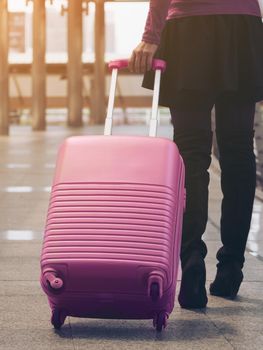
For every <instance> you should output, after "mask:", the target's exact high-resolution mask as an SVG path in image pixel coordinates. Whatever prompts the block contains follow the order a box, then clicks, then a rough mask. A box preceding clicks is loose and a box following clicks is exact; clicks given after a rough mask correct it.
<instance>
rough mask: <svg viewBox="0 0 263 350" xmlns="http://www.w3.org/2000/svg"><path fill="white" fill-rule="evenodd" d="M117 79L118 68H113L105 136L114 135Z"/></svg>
mask: <svg viewBox="0 0 263 350" xmlns="http://www.w3.org/2000/svg"><path fill="white" fill-rule="evenodd" d="M117 77H118V68H113V70H112V77H111V84H110V94H109V102H108V110H107V117H106V121H105V128H104V135H111V133H112V121H113V120H112V118H113V108H114V98H115V91H116V84H117Z"/></svg>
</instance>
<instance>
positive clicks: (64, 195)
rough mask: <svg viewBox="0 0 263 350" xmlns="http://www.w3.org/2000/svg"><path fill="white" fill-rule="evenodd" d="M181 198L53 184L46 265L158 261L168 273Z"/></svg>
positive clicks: (146, 189) (165, 191)
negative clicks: (100, 261) (94, 261)
mask: <svg viewBox="0 0 263 350" xmlns="http://www.w3.org/2000/svg"><path fill="white" fill-rule="evenodd" d="M176 196H177V194H175V193H174V192H173V190H172V189H171V188H169V187H166V186H158V185H147V184H134V183H133V184H124V183H67V184H58V185H55V186H53V188H52V194H51V199H50V203H49V210H48V218H47V223H46V232H45V239H44V245H43V251H42V264H46V263H48V262H51V261H53V262H54V261H56V262H64V261H67V260H79V259H81V260H83V259H85V260H87V259H96V260H97V259H99V260H104V261H105V260H110V261H114V260H118V261H120V260H122V261H131V262H133V261H134V262H139V263H146V264H150V265H152V264H156V263H158V264H161V265H163V267H164V268H165V269H169V267H170V264H171V255H172V254H173V247H174V229H175V219H176V218H175V213H176V200H177V198H176ZM172 260H173V259H172Z"/></svg>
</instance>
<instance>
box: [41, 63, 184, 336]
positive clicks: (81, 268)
mask: <svg viewBox="0 0 263 350" xmlns="http://www.w3.org/2000/svg"><path fill="white" fill-rule="evenodd" d="M127 62H128V61H127V60H119V61H113V62H111V63H110V65H109V66H110V68H111V69H112V80H111V88H110V96H109V106H108V113H107V118H106V123H105V130H104V135H94V136H77V137H70V138H68V139H66V141H64V143H63V144H62V145H61V146H60V149H59V154H58V158H57V164H56V171H55V176H54V180H53V186H52V193H51V198H50V202H49V209H48V215H47V223H46V227H45V236H44V244H43V248H42V257H41V286H42V288H43V290H44V292H45V293H46V294H47V296H48V300H49V304H50V307H51V310H52V317H51V323H52V324H53V326H54V327H55V328H56V329H59V328H60V327H61V326H62V325H63V323H64V321H65V318H66V317H67V316H74V317H89V318H109V319H111V318H115V319H153V322H154V326H155V328H156V329H157V331H161V330H162V329H163V328H164V327H165V326H166V324H167V319H168V317H169V314H170V313H171V312H172V310H173V307H174V299H175V289H176V280H177V271H178V265H179V251H180V244H181V232H182V219H183V211H184V206H185V189H184V177H185V170H184V164H183V160H182V158H181V156H180V154H179V152H178V148H177V146H176V144H175V143H174V142H173V141H171V140H169V139H166V138H162V137H156V133H157V125H158V98H159V87H160V77H161V71H162V70H164V69H165V62H163V61H161V60H154V62H153V68H154V69H155V70H156V75H155V89H154V98H153V109H152V118H151V122H150V134H149V136H150V137H148V136H111V128H112V114H113V104H114V95H115V88H116V80H117V73H118V69H119V68H123V67H127Z"/></svg>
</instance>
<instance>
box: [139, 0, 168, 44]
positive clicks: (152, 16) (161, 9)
mask: <svg viewBox="0 0 263 350" xmlns="http://www.w3.org/2000/svg"><path fill="white" fill-rule="evenodd" d="M170 4H171V0H150V7H149V12H148V17H147V20H146V24H145V29H144V33H143V36H142V41H145V42H146V43H150V44H156V45H159V44H160V39H161V33H162V30H163V28H164V25H165V20H166V17H167V15H168V10H169V7H170Z"/></svg>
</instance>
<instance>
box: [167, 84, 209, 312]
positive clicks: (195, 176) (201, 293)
mask: <svg viewBox="0 0 263 350" xmlns="http://www.w3.org/2000/svg"><path fill="white" fill-rule="evenodd" d="M176 101H177V104H176V107H175V108H170V112H171V117H172V124H173V126H174V142H175V143H176V145H177V146H178V149H179V152H180V154H181V156H182V158H183V160H184V164H185V170H186V174H185V187H186V211H185V213H184V217H183V233H182V246H181V264H182V272H183V275H182V282H181V288H180V293H179V303H180V305H181V306H182V307H185V308H199V307H205V306H206V303H207V296H206V291H205V278H206V274H205V265H204V258H205V256H206V254H207V248H206V245H205V243H204V242H203V240H202V235H203V233H204V232H205V229H206V224H207V219H208V185H209V173H208V168H209V166H210V163H211V147H212V131H211V110H212V107H213V103H214V102H213V97H212V96H209V94H205V93H202V94H201V93H198V92H194V91H184V92H183V93H181V94H180V96H179V97H178V98H177V100H176Z"/></svg>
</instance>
